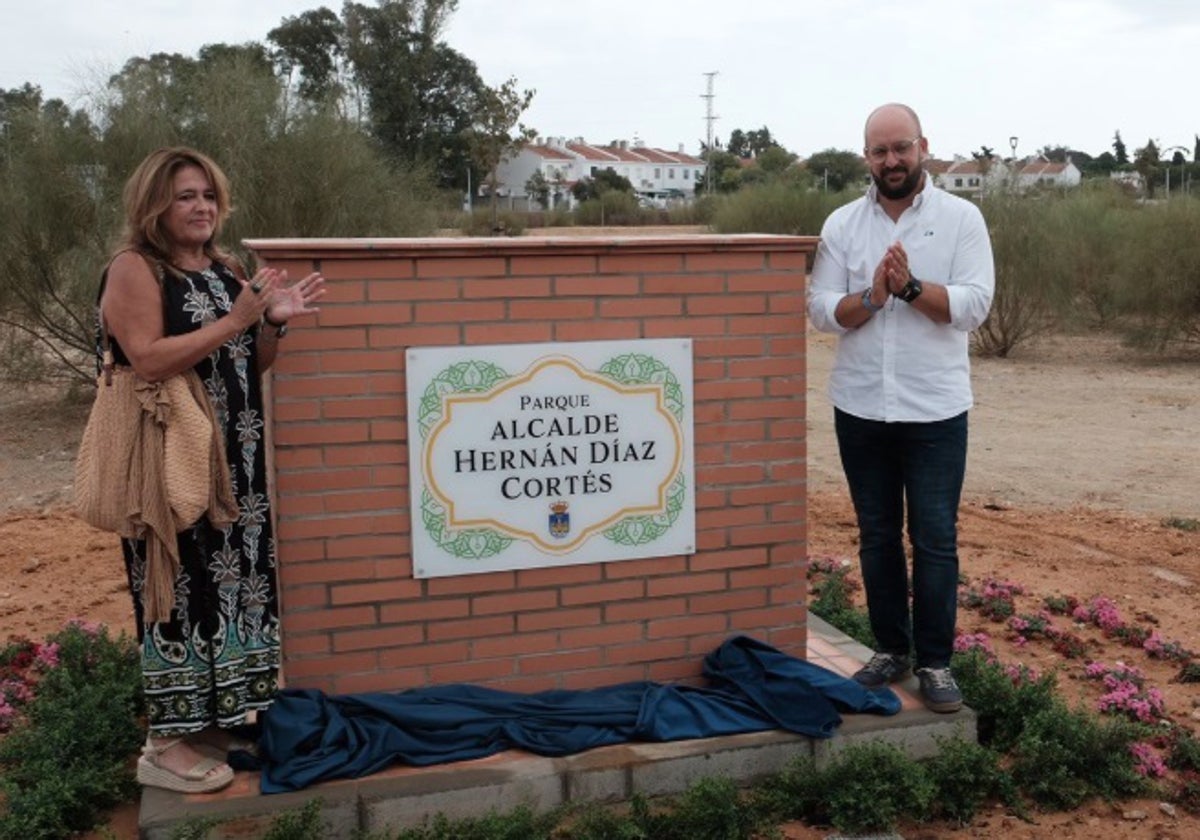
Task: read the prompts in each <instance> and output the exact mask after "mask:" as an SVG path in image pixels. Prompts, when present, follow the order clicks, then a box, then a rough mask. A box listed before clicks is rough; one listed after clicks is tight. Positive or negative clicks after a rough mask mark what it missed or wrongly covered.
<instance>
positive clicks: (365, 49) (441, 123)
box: [342, 0, 487, 188]
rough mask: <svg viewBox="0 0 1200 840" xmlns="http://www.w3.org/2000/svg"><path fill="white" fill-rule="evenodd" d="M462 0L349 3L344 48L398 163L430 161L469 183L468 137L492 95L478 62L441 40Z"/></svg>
mask: <svg viewBox="0 0 1200 840" xmlns="http://www.w3.org/2000/svg"><path fill="white" fill-rule="evenodd" d="M457 6H458V2H457V0H381V2H380V3H379V4H378V5H376V6H365V5H363V4H361V3H352V2H351V3H346V5H345V6H344V7H343V10H342V20H343V24H344V26H345V31H346V35H345V39H346V40H345V51H346V57H347V59H348V61H349V62H350V66H351V73H352V75H353V78H354V81H355V83H356V84H357V85H358V86H359V87H360V89H361V90H362V91H363V94H364V96H365V97H366V102H367V109H368V112H369V125H370V128H371V133H372V134H373V135H374V136H375V137H376V138H377V139H378V140H379V142H380V143H382V144H383V147H384V148H385V149H387V151H388V152H389V153H390V154H391V155H392V156H393V157H394V158H396V159H397V160H400V161H405V162H407V163H425V164H427V165H429V166H432V167H433V168H434V171H435V172H436V175H437V179H438V181H439V183H441V184H442V185H443V186H446V187H456V188H462V187H465V186H466V181H467V167H468V166H470V165H471V153H470V149H469V148H468V146H467V139H468V136H469V132H470V131H471V129H472V128H473V127H474V125H475V124H476V109H477V106H478V105H479V103H480V99H481V97H482V98H486V96H487V94H486V93H485V85H484V84H483V81H482V79H480V77H479V72H478V70H477V69H476V67H475V63H474V62H473V61H471V60H470V59H468V58H467V57H466V56H464V55H462V54H461V53H459V52H456V51H455V50H453V49H451V48H450V47H449V46H447V45H446V44H445V43H443V42H441V41H439V40H438V36H439V35H440V34H441V30H442V27H443V26H444V25H445V21H446V19H447V18H448V17H449V15H450V13H451V12H453V11H454V10H455V9H456V8H457Z"/></svg>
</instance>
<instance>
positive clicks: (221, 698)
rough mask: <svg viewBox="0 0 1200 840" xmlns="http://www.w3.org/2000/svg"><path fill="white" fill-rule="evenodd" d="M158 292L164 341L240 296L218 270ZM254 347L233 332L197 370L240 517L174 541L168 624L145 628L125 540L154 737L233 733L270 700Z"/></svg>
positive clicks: (268, 567) (142, 570)
mask: <svg viewBox="0 0 1200 840" xmlns="http://www.w3.org/2000/svg"><path fill="white" fill-rule="evenodd" d="M163 285H164V293H165V297H166V300H165V303H164V317H165V318H166V325H167V334H168V335H179V334H181V333H186V332H190V331H192V330H196V329H199V328H200V327H201V326H203V325H204V324H207V323H210V322H211V321H214V320H216V319H217V318H220V317H223V316H224V315H225V314H226V313H228V312H229V310H230V309H231V308H232V306H233V301H234V298H236V297H237V295H238V293H239V292H240V291H241V284H240V283H239V282H238V280H237V278H236V277H234V275H233V273H232V272H231V271H230V270H229V269H228V268H227V267H225V266H224V265H222V264H220V263H213V264H212V266H211V267H210V268H207V269H205V270H203V271H190V272H182V276H172V274H171V272H169V271H168V272H166V277H165V279H164V281H163ZM255 339H256V333H255V332H254V331H248V332H245V333H241V334H239V335H237V336H236V337H234V338H231V339H229V340H228V341H226V342H225V344H223V345H222V346H221V347H220V348H219V349H217V350H216V351H214V352H213V353H211V354H209V356H208V357H207V358H205V359H203V360H202V361H200V362H199V363H198V364H197V365H196V372H197V373H198V374H199V375H200V379H201V381H202V382H203V383H204V387H205V390H206V391H207V392H208V397H209V400H210V402H211V403H212V407H213V412H214V413H215V415H216V418H217V422H218V424H220V425H222V426H223V427H224V429H225V454H226V457H227V460H228V461H229V469H230V474H231V477H232V479H233V488H234V494H235V496H236V498H237V503H238V511H239V516H238V520H237V521H236V522H234V523H233V524H232V525H229V526H226V527H225V528H223V529H218V528H214V527H213V526H212V525H210V524H209V522H208V520H207V519H204V518H202V519H201V520H200V521H199V522H198V523H197V524H196V525H195V526H193V527H192V528H190V529H188V530H186V531H182V532H180V534H179V554H180V560H181V569H180V575H179V578H178V579H177V580H176V582H175V609H174V612H173V614H172V618H171V620H170V621H162V622H156V623H151V624H145V622H144V620H143V608H142V598H141V596H142V588H143V584H144V583H145V574H146V553H145V543H144V542H143V541H137V540H122V547H123V549H124V554H125V565H126V570H127V572H128V574H129V586H130V589H131V591H132V592H133V602H134V612H135V614H136V617H137V624H138V639H139V641H140V642H141V652H142V680H143V687H144V690H145V696H146V706H147V712H148V717H149V725H150V732H151V734H152V735H154V736H155V737H165V736H173V735H182V734H187V733H190V732H197V731H199V730H201V729H204V728H205V727H209V726H213V725H216V726H220V727H222V728H229V727H232V726H236V725H238V724H240V723H243V722H244V719H245V716H246V712H247V711H249V710H251V709H263V708H266V707H267V706H268V705H269V704H270V702H271V699H272V697H273V695H274V693H275V688H276V684H277V676H278V670H279V610H278V599H277V588H276V575H275V572H276V564H275V542H274V539H273V536H272V533H271V516H270V507H269V504H268V498H267V476H266V466H265V453H264V443H263V425H264V424H263V408H262V387H261V381H260V378H259V370H258V360H257V350H256V344H255ZM113 349H114V353H115V356H116V361H117V362H118V363H121V364H125V363H127V361H126V360H125V359H124V358H123V354H122V353H121V352H120V348H118V347H116V346H115V344H114V348H113Z"/></svg>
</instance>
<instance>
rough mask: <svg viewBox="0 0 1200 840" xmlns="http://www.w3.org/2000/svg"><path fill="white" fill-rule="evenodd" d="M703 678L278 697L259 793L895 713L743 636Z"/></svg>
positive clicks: (828, 730) (825, 729)
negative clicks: (506, 753)
mask: <svg viewBox="0 0 1200 840" xmlns="http://www.w3.org/2000/svg"><path fill="white" fill-rule="evenodd" d="M704 676H705V679H706V681H707V685H706V686H705V687H692V686H685V685H663V684H660V683H652V682H632V683H624V684H621V685H614V686H609V687H604V688H595V689H588V690H583V691H565V690H554V691H542V692H538V693H535V694H518V693H514V692H508V691H499V690H496V689H491V688H485V687H482V686H474V685H443V686H430V687H427V688H418V689H412V690H410V691H403V692H376V693H366V694H353V695H341V696H328V695H325V694H324V693H322V692H320V691H316V690H311V689H284V690H281V691H280V692H279V693H278V694H277V696H276V699H275V701H274V703H273V704H272V705H271V707H270V708H269V709H268V710H267V711H266V712H265V713H264V714H263V715H262V718H261V723H262V734H261V744H260V746H261V752H262V755H263V766H262V770H263V773H262V782H261V785H262V792H263V793H281V792H284V791H293V790H300V789H302V788H305V787H307V786H308V785H311V784H314V783H316V782H321V781H328V780H331V779H344V778H357V777H360V776H366V775H370V774H371V773H377V772H379V771H381V770H384V769H386V768H387V767H390V766H392V765H394V764H409V765H413V766H427V765H431V764H441V763H444V762H450V761H462V760H465V759H472V758H483V757H484V756H489V755H493V754H494V753H498V752H501V751H503V750H508V749H521V750H526V751H528V752H531V753H535V754H537V755H545V756H561V755H569V754H572V753H578V752H582V751H584V750H589V749H592V748H594V747H603V746H607V745H610V744H621V743H626V742H629V741H656V742H661V741H678V740H684V739H689V738H710V737H714V736H718V735H734V734H738V733H743V732H759V731H762V730H767V729H783V730H787V731H789V732H795V733H798V734H801V735H807V736H809V737H813V738H829V737H832V735H833V733H834V730H835V729H836V728H837V726H838V725H839V724H840V723H841V721H842V719H841V715H840V712H868V713H872V714H880V715H894V714H896V713H897V712H899V711H900V699H899V698H898V697H897V696H896V694H895V693H894V692H892V691H891V690H890V689H884V690H882V691H868V690H866V689H864V688H863V687H862V686H860V685H858V683H856V682H854V681H853V680H849V679H847V678H845V677H842V676H840V675H838V674H835V673H834V672H832V671H830V670H828V669H826V668H822V667H820V666H819V665H814V664H812V663H810V662H806V661H804V660H802V659H796V658H795V657H792V656H788V655H787V654H785V653H782V652H781V651H778V650H776V649H775V648H773V647H771V646H769V645H767V644H764V643H762V642H759V641H757V640H755V639H751V638H749V637H746V636H736V637H733V638H730V639H728V640H726V641H725V642H724V643H723V644H722V645H721V646H720V647H719V648H717V649H716V650H715V651H713V652H712V653H710V654H709V655H708V656H706V657H705V659H704Z"/></svg>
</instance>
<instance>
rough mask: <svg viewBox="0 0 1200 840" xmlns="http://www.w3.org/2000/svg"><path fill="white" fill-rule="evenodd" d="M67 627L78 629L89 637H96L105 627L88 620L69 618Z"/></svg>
mask: <svg viewBox="0 0 1200 840" xmlns="http://www.w3.org/2000/svg"><path fill="white" fill-rule="evenodd" d="M67 626H68V627H78V628H79V629H80V630H82V631H83V632H85V633H87V634H88V635H89V636H95V635H97V634H98V633H99V632H100V628H102V627H103V626H104V625H103V624H101V623H100V622H98V621H88V620H87V619H86V618H69V619H67Z"/></svg>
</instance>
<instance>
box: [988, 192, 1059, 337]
mask: <svg viewBox="0 0 1200 840" xmlns="http://www.w3.org/2000/svg"><path fill="white" fill-rule="evenodd" d="M1057 200H1058V199H1057V198H1056V197H1054V196H1053V195H1039V196H1038V198H1036V199H1034V198H1030V197H1027V196H1022V195H1019V194H1017V193H1012V192H1000V193H995V194H993V195H990V196H988V198H987V200H985V201H984V202H983V203H982V204H981V209H982V211H983V215H984V217H985V218H986V220H987V224H988V232H989V234H990V235H991V239H992V254H993V257H994V260H995V265H996V290H995V294H994V296H993V297H992V309H991V312H989V314H988V317H987V320H986V321H984V323H983V325H982V326H980V327H979V329H977V330H976V331H975V333H974V342H975V349H976V350H977V351H978V352H980V353H982V354H984V355H987V356H999V357H1000V358H1004V357H1007V356H1008V355H1009V354H1010V353H1011V352H1012V351H1013V349H1014V348H1015V347H1017V346H1018V345H1020V344H1024V343H1027V342H1028V341H1030V340H1031V339H1033V338H1036V337H1037V336H1039V335H1042V334H1044V333H1046V332H1049V331H1050V330H1051V329H1052V328H1054V327H1055V326H1056V325H1057V323H1058V321H1057V317H1056V316H1057V314H1058V313H1059V312H1062V311H1063V310H1065V309H1066V308H1067V301H1068V299H1069V298H1070V286H1069V273H1068V270H1067V266H1066V265H1065V262H1064V257H1063V252H1062V249H1061V247H1060V245H1059V243H1058V242H1057V241H1056V238H1055V232H1054V226H1053V223H1052V214H1053V212H1054V202H1055V201H1057Z"/></svg>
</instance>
